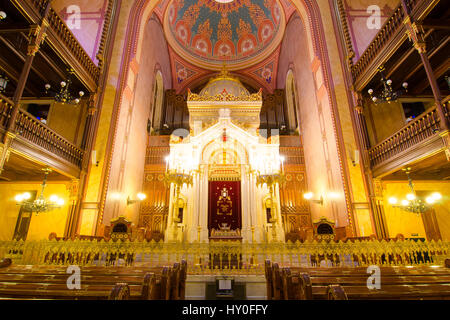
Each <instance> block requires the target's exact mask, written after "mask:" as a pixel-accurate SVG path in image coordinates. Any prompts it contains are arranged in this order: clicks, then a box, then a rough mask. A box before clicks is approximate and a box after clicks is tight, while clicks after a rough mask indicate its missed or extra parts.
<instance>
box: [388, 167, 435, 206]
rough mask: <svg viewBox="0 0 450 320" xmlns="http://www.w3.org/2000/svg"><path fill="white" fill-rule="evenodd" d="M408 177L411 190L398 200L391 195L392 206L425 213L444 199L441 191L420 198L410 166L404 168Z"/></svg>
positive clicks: (389, 200) (390, 202)
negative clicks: (411, 175) (415, 189)
mask: <svg viewBox="0 0 450 320" xmlns="http://www.w3.org/2000/svg"><path fill="white" fill-rule="evenodd" d="M403 171H405V173H406V175H407V177H408V186H409V188H410V189H411V192H410V193H408V194H407V195H406V197H405V198H406V199H402V200H400V201H399V200H398V199H397V198H396V197H390V198H389V199H388V202H389V204H390V205H391V206H393V207H397V208H401V209H402V210H405V211H408V212H413V213H425V212H427V211H428V210H430V209H431V207H432V205H433V204H435V203H437V202H439V201H440V200H441V199H442V195H441V194H440V193H439V192H433V193H432V194H430V195H429V196H427V197H425V199H420V198H418V197H417V196H416V192H415V191H414V186H413V183H412V179H411V177H410V176H409V174H410V168H407V169H403Z"/></svg>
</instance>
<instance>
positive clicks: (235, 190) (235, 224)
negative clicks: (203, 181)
mask: <svg viewBox="0 0 450 320" xmlns="http://www.w3.org/2000/svg"><path fill="white" fill-rule="evenodd" d="M208 194H209V197H208V198H209V204H208V209H209V214H208V229H209V231H210V233H211V229H213V228H214V229H219V226H221V225H222V223H227V224H228V226H230V229H231V230H236V229H241V182H240V181H210V182H209V192H208Z"/></svg>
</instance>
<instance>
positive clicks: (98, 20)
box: [52, 0, 108, 64]
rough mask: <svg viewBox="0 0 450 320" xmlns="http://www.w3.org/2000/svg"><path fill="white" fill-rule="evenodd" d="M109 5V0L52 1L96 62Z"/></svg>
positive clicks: (55, 8) (53, 5)
mask: <svg viewBox="0 0 450 320" xmlns="http://www.w3.org/2000/svg"><path fill="white" fill-rule="evenodd" d="M107 5H108V0H54V1H53V3H52V7H53V9H54V10H55V11H56V12H57V13H58V14H59V16H60V17H61V18H62V19H63V20H64V21H65V22H66V24H67V25H68V26H69V28H70V29H71V31H72V33H73V34H74V36H75V37H76V38H77V40H78V41H79V42H80V44H81V46H82V47H83V49H84V50H85V51H86V52H87V54H88V55H89V56H90V57H91V59H92V61H94V62H95V63H96V64H97V63H98V60H97V58H96V55H97V52H98V47H99V45H100V38H101V35H102V30H103V22H104V19H105V13H106V9H107ZM78 8H79V10H80V11H79V13H78V11H77V10H78ZM74 9H75V11H74Z"/></svg>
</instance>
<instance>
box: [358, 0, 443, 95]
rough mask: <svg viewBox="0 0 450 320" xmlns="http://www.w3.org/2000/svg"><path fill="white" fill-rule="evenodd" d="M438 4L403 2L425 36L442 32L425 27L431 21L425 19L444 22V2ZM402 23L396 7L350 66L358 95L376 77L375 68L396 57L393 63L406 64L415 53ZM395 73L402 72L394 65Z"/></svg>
mask: <svg viewBox="0 0 450 320" xmlns="http://www.w3.org/2000/svg"><path fill="white" fill-rule="evenodd" d="M439 2H440V1H436V0H434V1H433V0H431V1H430V0H406V3H407V7H408V8H409V9H410V12H411V16H412V18H413V20H414V21H419V22H420V23H421V25H422V26H423V27H424V29H425V32H426V33H427V32H428V34H426V36H429V35H430V33H431V32H434V31H436V30H438V29H440V28H441V27H437V26H436V25H434V24H433V25H432V24H430V23H428V22H429V21H431V20H427V18H428V17H429V18H432V20H433V21H437V20H439V19H441V21H443V22H445V17H443V15H444V12H442V8H441V6H444V4H443V3H444V2H445V1H443V2H442V3H439ZM438 4H439V5H438ZM444 11H445V10H444ZM429 15H430V16H429ZM404 20H405V14H404V11H403V9H402V6H401V4H400V3H399V5H398V6H397V7H396V8H395V9H394V12H393V14H392V16H391V17H390V18H389V19H387V21H386V22H385V23H384V25H383V26H382V27H381V29H380V31H379V32H378V33H377V35H376V36H375V38H374V39H373V40H372V42H371V43H370V44H369V46H368V47H367V49H366V50H365V51H364V52H363V54H362V55H361V57H360V58H359V59H358V61H356V62H355V64H354V65H353V67H352V76H353V81H354V84H355V88H356V89H357V90H358V91H362V90H363V89H364V88H365V87H366V86H367V85H368V83H369V82H370V81H371V79H372V78H373V77H374V76H375V75H376V72H377V68H378V67H379V66H380V65H383V64H385V63H386V61H388V60H389V59H391V58H392V57H395V59H394V60H396V61H402V62H405V61H404V60H406V59H407V58H408V57H409V56H410V55H411V53H412V52H414V49H413V47H412V44H411V43H410V42H409V40H408V36H407V34H406V30H407V29H406V26H405V24H404ZM387 69H388V68H387ZM394 69H401V68H399V66H398V65H397V66H396V67H395V68H394ZM392 72H393V71H392ZM388 73H389V70H388ZM388 76H389V74H388ZM377 81H378V79H377Z"/></svg>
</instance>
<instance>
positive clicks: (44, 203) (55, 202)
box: [14, 168, 64, 214]
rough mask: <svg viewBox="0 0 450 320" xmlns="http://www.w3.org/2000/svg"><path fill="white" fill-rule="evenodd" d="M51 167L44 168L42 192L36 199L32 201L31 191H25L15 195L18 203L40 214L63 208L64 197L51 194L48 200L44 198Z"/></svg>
mask: <svg viewBox="0 0 450 320" xmlns="http://www.w3.org/2000/svg"><path fill="white" fill-rule="evenodd" d="M51 171H52V170H51V169H48V168H47V169H44V173H45V176H44V181H42V189H41V194H40V195H39V196H38V197H37V198H36V200H34V201H30V198H31V194H30V193H29V192H24V193H22V194H18V195H16V196H15V198H14V199H15V200H16V202H17V205H20V206H22V208H24V209H25V210H27V211H31V212H35V213H36V214H39V213H40V212H47V211H51V210H53V209H57V208H61V207H62V206H63V205H64V199H62V198H60V197H58V196H57V195H51V196H50V198H49V199H48V200H47V199H45V198H44V190H45V186H46V182H47V176H48V174H49V173H50V172H51Z"/></svg>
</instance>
